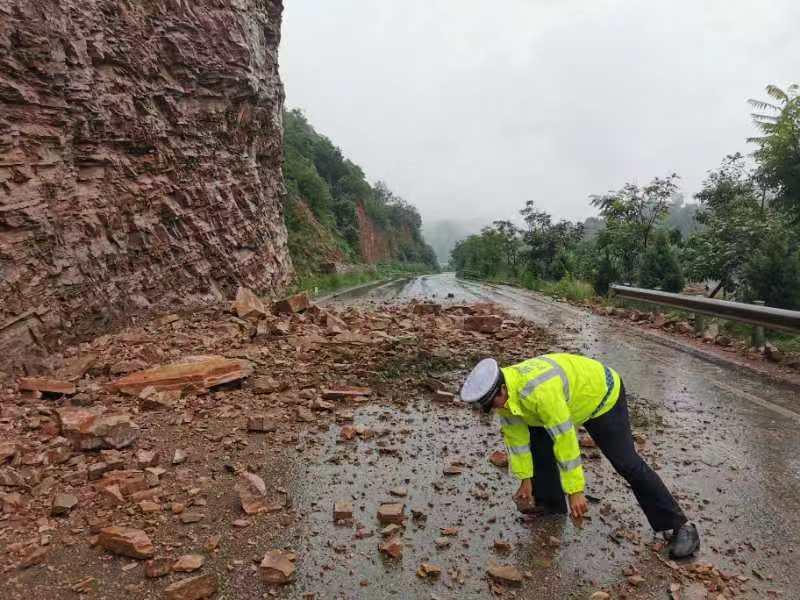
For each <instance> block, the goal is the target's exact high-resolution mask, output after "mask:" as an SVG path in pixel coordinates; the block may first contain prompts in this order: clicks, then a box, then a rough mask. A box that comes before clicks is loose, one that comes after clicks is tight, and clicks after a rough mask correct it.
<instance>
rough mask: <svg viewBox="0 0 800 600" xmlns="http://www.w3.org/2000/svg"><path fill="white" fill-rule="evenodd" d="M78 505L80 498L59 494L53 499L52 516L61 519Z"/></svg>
mask: <svg viewBox="0 0 800 600" xmlns="http://www.w3.org/2000/svg"><path fill="white" fill-rule="evenodd" d="M77 504H78V497H77V496H73V495H72V494H57V495H56V496H55V497H54V498H53V504H52V506H51V507H50V514H51V515H52V516H54V517H60V516H63V515H66V514H68V513H69V512H70V511H71V510H72V509H73V508H75V506H76V505H77Z"/></svg>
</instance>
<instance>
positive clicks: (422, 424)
mask: <svg viewBox="0 0 800 600" xmlns="http://www.w3.org/2000/svg"><path fill="white" fill-rule="evenodd" d="M449 293H451V294H453V295H454V297H453V298H451V299H447V295H448V294H449ZM412 298H417V299H430V300H437V301H442V302H453V303H465V302H477V301H492V302H496V303H498V304H501V305H503V306H504V307H506V308H507V309H508V310H509V311H511V312H512V313H515V314H518V315H520V316H524V317H526V318H528V319H530V320H532V321H534V322H536V323H538V324H541V325H543V326H545V327H547V328H549V329H550V330H551V331H554V332H555V333H556V334H557V335H558V336H559V339H560V344H561V347H562V348H563V349H567V350H572V351H578V352H581V353H585V354H587V355H590V356H594V357H596V358H598V359H600V360H602V361H604V362H606V363H607V364H609V365H610V366H612V367H614V368H615V369H617V370H618V371H619V372H620V373H621V374H622V376H623V379H624V380H625V383H626V387H627V389H628V392H629V394H630V395H631V408H632V413H633V414H634V415H635V416H634V430H635V431H637V432H639V433H642V434H644V435H645V436H646V438H647V442H646V444H645V445H644V446H643V447H642V454H643V456H644V457H645V459H646V460H647V461H648V462H649V463H650V464H651V465H653V466H654V467H656V468H657V469H658V472H659V473H660V475H661V477H662V478H663V479H664V481H665V482H666V483H667V485H668V487H670V488H671V489H672V490H673V492H674V494H675V495H676V497H677V498H678V499H679V502H680V503H681V504H682V506H683V507H684V510H685V511H686V512H687V514H689V516H690V518H692V519H693V520H694V521H696V522H697V524H698V527H699V528H700V531H701V535H702V536H703V547H702V550H701V552H700V553H699V554H698V556H697V559H696V560H697V561H698V562H702V563H711V564H713V565H714V566H716V567H717V568H718V569H720V570H722V571H724V572H726V573H730V574H733V575H739V576H742V577H748V578H749V581H748V582H747V584H746V587H747V590H748V591H747V593H746V594H745V596H739V597H747V598H763V597H767V594H768V592H770V591H778V592H780V593H781V594H782V595H781V596H780V597H783V598H800V568H798V567H800V557H798V554H800V537H798V534H799V533H800V455H799V454H798V453H799V452H800V434H798V425H799V424H800V414H799V413H798V412H796V411H797V410H798V404H797V396H796V392H794V391H793V390H790V389H787V388H785V387H781V386H779V385H777V384H772V383H770V382H769V381H766V380H764V379H761V378H759V377H757V376H755V375H753V374H751V373H750V372H747V371H744V370H741V369H734V368H730V367H726V366H720V365H718V364H713V363H711V362H708V361H706V360H704V359H702V358H699V357H696V356H694V355H692V354H689V353H686V352H682V351H680V350H677V349H675V348H673V347H669V346H665V345H663V344H662V343H659V342H658V341H657V340H656V339H654V338H652V337H650V336H647V335H645V334H642V333H640V332H636V331H635V330H632V329H630V328H627V327H625V326H624V325H621V324H620V323H619V322H615V321H613V320H610V319H605V318H602V317H598V316H596V315H592V314H590V313H588V312H584V311H581V310H579V309H576V308H574V307H571V306H569V305H565V304H561V303H556V302H553V301H551V300H549V299H546V298H543V297H541V296H539V295H536V294H532V293H529V292H525V291H521V290H517V289H514V288H510V287H505V286H486V285H481V284H477V283H474V282H465V281H461V280H457V279H456V278H455V277H454V276H453V275H452V274H442V275H436V276H428V277H421V278H417V279H415V280H413V281H411V282H400V283H395V284H390V285H388V286H382V287H379V288H376V289H372V290H366V291H364V290H361V291H358V292H355V293H353V294H349V295H344V296H340V297H337V298H336V299H335V300H334V301H335V302H336V303H337V304H362V303H381V302H405V301H408V300H410V299H412ZM453 383H454V384H455V381H453ZM355 422H356V424H362V425H366V426H368V427H370V428H372V429H376V430H380V429H387V430H388V431H390V433H389V435H388V436H386V437H384V438H381V439H380V448H382V450H380V451H376V444H375V441H374V440H373V441H368V442H364V441H360V442H357V444H356V445H355V446H343V445H341V444H336V437H337V434H338V428H336V427H334V428H332V429H331V430H330V431H328V432H325V433H321V434H320V439H319V440H317V441H318V442H319V443H318V444H315V445H314V447H313V449H312V450H313V452H312V453H311V457H310V458H309V449H306V450H305V454H304V456H305V458H304V460H303V464H302V466H301V467H299V468H298V472H297V473H296V479H295V480H294V481H293V483H292V486H291V487H292V493H293V495H294V497H295V501H296V505H297V506H298V507H299V508H300V509H301V510H303V511H305V512H306V513H307V514H308V515H309V516H308V520H307V523H306V525H305V527H307V529H306V530H304V531H303V532H296V531H295V532H293V535H292V537H293V538H294V539H295V540H297V539H302V540H304V541H303V546H302V547H297V548H296V549H297V551H298V555H299V556H300V557H302V568H300V569H299V576H298V582H297V584H296V585H295V586H294V592H293V593H294V594H297V595H298V597H299V596H300V594H301V593H302V592H312V593H315V594H316V598H356V597H358V598H441V599H444V598H484V597H487V596H488V595H489V591H490V590H489V585H488V583H487V581H486V578H485V576H484V574H485V569H486V563H487V561H489V560H495V561H497V562H501V563H510V564H514V565H516V566H517V567H518V568H519V569H520V570H521V571H523V572H526V573H527V574H528V576H529V579H528V580H527V581H526V583H525V585H524V586H523V587H522V588H521V589H519V590H517V592H516V594H517V597H522V598H555V597H574V598H585V597H588V595H589V594H590V593H591V592H592V591H594V590H597V589H601V588H603V587H607V586H613V585H615V584H619V583H620V582H621V581H624V577H623V575H622V572H623V569H624V568H626V567H631V566H633V567H635V568H637V569H638V570H639V571H640V572H641V573H642V574H643V575H644V576H645V579H646V584H644V585H643V586H641V587H640V588H638V589H637V590H635V591H634V592H633V593H632V594H631V595H630V596H629V597H631V598H667V597H668V596H667V593H666V590H667V589H668V585H669V582H670V581H672V580H673V577H674V574H672V573H670V570H669V569H668V568H667V567H665V566H663V564H662V563H661V561H659V560H656V559H655V558H654V553H653V551H652V550H651V549H650V544H651V543H652V541H653V539H654V538H653V534H652V532H651V531H650V530H649V527H648V526H647V523H646V521H645V519H644V517H643V515H642V514H641V512H640V511H639V509H638V507H637V506H636V504H635V501H634V498H633V495H632V494H631V493H630V491H629V490H628V489H627V487H626V485H625V483H624V482H623V481H622V479H621V478H619V477H618V476H616V475H615V474H614V473H613V471H612V470H611V468H610V466H609V465H608V463H607V462H606V461H605V460H604V459H601V458H600V457H595V458H596V459H595V460H592V456H591V455H592V454H595V451H589V454H590V457H589V458H590V459H589V460H587V461H586V463H585V464H586V465H587V493H589V494H591V495H593V496H597V497H600V498H601V499H602V501H601V503H600V504H599V505H594V506H592V508H591V510H592V518H591V520H590V521H589V522H588V523H586V524H585V525H584V527H583V528H582V529H577V528H576V527H575V526H574V525H573V524H572V523H571V522H570V521H568V520H567V519H564V518H558V517H548V518H539V519H534V520H529V521H526V520H523V519H521V518H520V517H519V516H518V515H517V514H516V513H515V511H514V506H513V504H512V503H511V500H510V496H511V494H512V493H513V491H514V490H515V489H516V484H515V482H514V481H513V480H512V479H511V478H510V477H509V475H508V474H507V473H506V472H505V470H502V469H497V468H495V467H493V466H492V465H490V464H489V463H488V462H487V460H486V457H487V456H488V454H489V453H490V452H491V451H492V450H495V449H501V448H502V439H501V437H500V434H499V431H498V428H497V425H496V424H495V423H492V422H490V421H489V420H484V419H482V418H480V417H479V416H477V415H475V414H473V413H470V412H467V411H463V410H459V408H458V407H455V406H441V405H437V404H434V403H431V402H429V401H427V400H425V399H420V400H418V401H415V402H414V403H413V404H411V405H408V406H406V407H405V408H403V409H398V408H397V407H394V406H391V405H370V406H365V407H363V408H361V409H358V410H357V411H356V416H355ZM387 448H388V449H387ZM454 460H461V461H462V462H463V463H464V464H465V465H466V468H465V472H464V473H463V474H462V475H457V476H446V475H443V474H442V468H443V467H444V466H446V465H447V464H449V463H450V462H452V461H454ZM398 486H402V487H405V488H406V489H407V496H406V497H405V498H403V499H402V501H405V502H406V505H407V511H408V509H410V508H414V509H415V510H418V511H419V512H420V513H422V514H424V519H420V520H414V519H411V518H409V521H408V525H407V527H406V530H405V533H404V534H403V541H404V544H405V549H404V555H403V558H402V560H400V561H386V560H384V559H383V558H381V557H380V556H379V554H378V552H377V549H376V547H377V544H378V543H379V542H380V540H381V537H380V528H381V526H380V525H379V524H378V523H377V520H376V519H375V511H376V508H377V505H378V504H379V503H380V502H381V501H390V500H392V496H391V494H390V490H391V489H392V488H396V487H398ZM320 498H324V499H323V500H320ZM331 499H352V500H353V504H354V507H355V517H356V520H357V521H358V522H359V523H361V524H363V526H364V529H365V532H371V533H372V534H373V535H372V536H371V537H366V538H364V539H356V538H354V529H353V527H352V526H351V527H337V526H334V525H333V524H332V523H331V515H330V503H329V501H330V500H331ZM444 527H456V528H458V529H459V531H458V535H457V536H455V537H453V538H448V539H450V541H451V543H450V545H449V547H447V548H439V547H437V545H436V538H440V537H441V533H440V528H444ZM298 534H300V535H298ZM551 537H554V538H557V540H559V541H560V544H559V545H556V542H555V540H552V539H551ZM499 539H503V540H506V541H508V542H509V543H510V545H511V551H510V553H508V554H505V555H504V554H501V553H498V552H496V551H495V550H494V549H493V543H494V541H495V540H499ZM439 542H440V543H441V540H439ZM295 546H296V542H295ZM662 555H664V554H663V553H662ZM425 561H427V562H432V563H435V564H437V565H439V566H441V567H442V569H443V574H442V576H441V577H440V578H439V579H438V580H437V581H435V582H428V581H424V580H422V579H421V578H419V577H417V576H416V575H415V572H416V569H417V567H418V566H419V564H420V563H421V562H425Z"/></svg>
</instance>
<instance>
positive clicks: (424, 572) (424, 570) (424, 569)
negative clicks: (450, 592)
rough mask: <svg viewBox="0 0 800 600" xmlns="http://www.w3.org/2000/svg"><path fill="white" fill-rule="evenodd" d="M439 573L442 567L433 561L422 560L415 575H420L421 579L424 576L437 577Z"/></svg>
mask: <svg viewBox="0 0 800 600" xmlns="http://www.w3.org/2000/svg"><path fill="white" fill-rule="evenodd" d="M441 574H442V567H440V566H439V565H435V564H433V563H427V562H424V563H422V564H421V565H420V566H419V569H417V577H422V578H423V579H424V578H426V577H431V578H433V577H438V576H439V575H441Z"/></svg>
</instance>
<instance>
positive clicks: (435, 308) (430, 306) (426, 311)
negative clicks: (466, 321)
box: [414, 302, 442, 315]
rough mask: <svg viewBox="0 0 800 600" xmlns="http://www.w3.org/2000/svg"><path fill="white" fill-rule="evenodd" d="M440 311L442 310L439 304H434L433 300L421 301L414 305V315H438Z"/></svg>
mask: <svg viewBox="0 0 800 600" xmlns="http://www.w3.org/2000/svg"><path fill="white" fill-rule="evenodd" d="M440 312H442V306H441V304H435V303H433V302H421V303H419V304H415V305H414V314H415V315H438V314H439V313H440Z"/></svg>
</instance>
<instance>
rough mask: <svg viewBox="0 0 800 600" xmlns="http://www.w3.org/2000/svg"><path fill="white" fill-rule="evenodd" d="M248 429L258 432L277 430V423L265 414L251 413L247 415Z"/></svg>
mask: <svg viewBox="0 0 800 600" xmlns="http://www.w3.org/2000/svg"><path fill="white" fill-rule="evenodd" d="M247 431H255V432H258V433H264V432H267V431H275V423H274V422H273V421H272V419H270V418H269V416H267V415H265V414H257V415H249V416H248V417H247Z"/></svg>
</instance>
